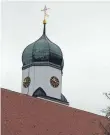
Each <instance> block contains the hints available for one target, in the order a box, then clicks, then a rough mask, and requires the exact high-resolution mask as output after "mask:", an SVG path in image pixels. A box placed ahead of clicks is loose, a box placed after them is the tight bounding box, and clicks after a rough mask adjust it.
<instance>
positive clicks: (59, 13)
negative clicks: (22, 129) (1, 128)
mask: <svg viewBox="0 0 110 135" xmlns="http://www.w3.org/2000/svg"><path fill="white" fill-rule="evenodd" d="M45 4H46V5H47V7H49V8H51V9H50V10H49V11H48V14H49V18H48V19H47V28H46V31H47V36H48V37H49V39H50V40H51V41H53V42H54V43H56V44H57V45H59V46H60V48H61V49H62V51H63V54H64V71H63V86H62V87H63V88H62V91H63V93H64V95H65V96H66V97H67V99H68V101H69V102H70V106H72V107H74V108H79V109H82V110H86V111H90V112H93V113H97V114H101V112H100V110H101V109H103V108H105V107H106V106H107V105H109V101H108V100H107V99H106V98H105V97H104V95H103V92H108V91H110V2H106V3H104V2H102V3H101V2H100V3H98V2H97V3H96V2H94V3H92V2H89V3H88V2H41V3H40V2H4V3H2V77H1V80H2V81H1V85H2V87H4V88H8V89H10V90H13V91H17V92H21V79H22V72H21V71H22V70H21V67H22V61H21V55H22V51H23V49H24V48H25V47H26V46H27V45H28V44H30V43H32V42H33V41H35V40H37V39H38V38H39V37H40V36H41V35H42V31H43V24H42V20H43V13H42V12H41V9H42V8H43V7H44V5H45Z"/></svg>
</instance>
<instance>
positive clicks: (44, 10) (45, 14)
mask: <svg viewBox="0 0 110 135" xmlns="http://www.w3.org/2000/svg"><path fill="white" fill-rule="evenodd" d="M48 9H49V8H47V7H46V5H45V7H44V9H42V10H41V11H43V12H44V20H43V24H46V17H48V16H49V15H48V14H47V10H48Z"/></svg>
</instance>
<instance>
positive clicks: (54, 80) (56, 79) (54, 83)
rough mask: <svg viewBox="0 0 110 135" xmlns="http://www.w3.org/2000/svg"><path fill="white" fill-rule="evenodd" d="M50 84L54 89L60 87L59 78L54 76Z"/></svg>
mask: <svg viewBox="0 0 110 135" xmlns="http://www.w3.org/2000/svg"><path fill="white" fill-rule="evenodd" d="M50 84H51V85H52V87H54V88H57V87H58V86H59V80H58V78H57V77H55V76H52V77H51V79H50Z"/></svg>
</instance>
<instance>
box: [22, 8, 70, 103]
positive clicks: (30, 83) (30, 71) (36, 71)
mask: <svg viewBox="0 0 110 135" xmlns="http://www.w3.org/2000/svg"><path fill="white" fill-rule="evenodd" d="M46 10H47V8H46V7H45V8H44V10H43V11H46ZM45 15H46V13H45ZM43 25H44V29H43V35H42V36H41V37H40V38H39V39H38V40H37V41H35V42H33V43H32V44H30V45H28V46H27V47H26V48H25V49H24V51H23V54H22V63H23V67H22V93H24V94H28V95H30V96H33V97H42V98H46V99H49V100H53V101H58V102H62V103H64V104H68V101H67V99H66V98H65V97H64V95H63V94H62V70H63V66H64V61H63V54H62V51H61V49H60V48H59V46H57V45H56V44H55V43H53V42H52V41H50V40H49V39H48V37H47V36H46V20H45V17H44V21H43Z"/></svg>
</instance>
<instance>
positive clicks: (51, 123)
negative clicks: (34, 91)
mask: <svg viewBox="0 0 110 135" xmlns="http://www.w3.org/2000/svg"><path fill="white" fill-rule="evenodd" d="M1 98H2V99H1V102H2V104H1V105H2V106H1V107H2V112H1V113H2V114H1V116H2V117H1V122H2V135H96V134H97V135H98V134H99V135H104V132H105V131H104V128H103V127H102V125H103V126H104V127H107V126H108V125H109V124H110V123H109V121H108V120H107V119H106V118H105V117H103V116H99V115H96V114H92V113H89V112H85V111H81V110H78V109H74V108H71V107H68V106H65V105H61V104H57V103H53V102H50V101H47V100H43V99H40V98H33V97H31V96H28V95H24V94H20V93H17V92H12V91H9V90H6V89H2V90H1ZM100 122H101V123H102V125H101V124H100ZM107 130H108V127H107Z"/></svg>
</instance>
